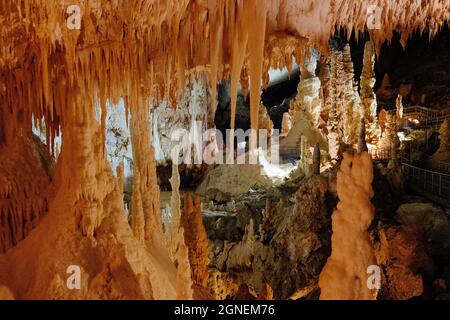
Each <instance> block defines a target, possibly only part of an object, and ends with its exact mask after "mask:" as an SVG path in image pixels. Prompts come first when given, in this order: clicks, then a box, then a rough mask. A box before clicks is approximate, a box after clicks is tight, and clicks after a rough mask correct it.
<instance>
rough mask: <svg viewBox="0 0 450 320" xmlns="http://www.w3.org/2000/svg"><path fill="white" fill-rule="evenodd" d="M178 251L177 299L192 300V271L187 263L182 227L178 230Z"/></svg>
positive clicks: (186, 250)
mask: <svg viewBox="0 0 450 320" xmlns="http://www.w3.org/2000/svg"><path fill="white" fill-rule="evenodd" d="M176 242H178V251H177V263H178V266H177V299H178V300H193V299H194V290H193V289H192V272H191V265H190V263H189V253H188V248H187V247H186V244H185V243H184V229H183V228H180V229H179V231H178V239H177V241H176Z"/></svg>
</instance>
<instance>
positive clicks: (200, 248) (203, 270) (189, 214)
mask: <svg viewBox="0 0 450 320" xmlns="http://www.w3.org/2000/svg"><path fill="white" fill-rule="evenodd" d="M180 226H181V227H182V228H183V229H184V240H185V243H186V245H187V247H188V249H189V262H190V265H191V269H192V279H193V281H194V284H196V285H199V286H201V287H203V288H206V286H207V284H208V264H209V243H208V236H207V235H206V231H205V227H204V225H203V222H202V212H201V199H200V197H199V196H198V195H197V196H196V197H195V200H194V201H192V196H191V195H190V194H186V196H185V198H184V208H183V212H182V214H181V220H180Z"/></svg>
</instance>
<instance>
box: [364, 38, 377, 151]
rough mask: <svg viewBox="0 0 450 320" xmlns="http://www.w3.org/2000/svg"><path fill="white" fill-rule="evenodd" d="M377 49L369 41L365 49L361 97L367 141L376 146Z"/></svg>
mask: <svg viewBox="0 0 450 320" xmlns="http://www.w3.org/2000/svg"><path fill="white" fill-rule="evenodd" d="M374 66H375V47H374V43H373V42H372V41H367V42H366V44H365V47H364V66H363V70H362V73H361V81H360V86H361V90H360V96H361V104H362V113H363V114H362V115H363V116H364V118H365V121H366V126H367V131H366V135H367V141H368V142H370V143H371V144H376V143H377V142H378V139H379V138H380V132H379V126H378V122H377V99H376V96H375V93H374V92H373V86H374V85H375V81H376V79H375V71H374Z"/></svg>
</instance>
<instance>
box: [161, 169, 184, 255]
mask: <svg viewBox="0 0 450 320" xmlns="http://www.w3.org/2000/svg"><path fill="white" fill-rule="evenodd" d="M170 184H171V186H172V194H171V196H170V219H169V221H168V223H167V226H166V230H165V233H166V244H167V249H168V250H169V254H170V257H171V258H172V260H175V257H176V252H177V246H179V244H178V240H177V237H179V236H178V234H179V233H180V231H179V228H180V217H181V214H180V211H181V209H180V207H181V200H180V191H179V189H180V173H179V172H178V165H177V164H175V163H172V178H171V179H170ZM183 235H184V231H183Z"/></svg>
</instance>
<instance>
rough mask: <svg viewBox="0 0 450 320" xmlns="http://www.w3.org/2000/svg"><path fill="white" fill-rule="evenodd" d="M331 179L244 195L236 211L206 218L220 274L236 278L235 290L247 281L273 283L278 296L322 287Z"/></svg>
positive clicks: (258, 288) (254, 285) (256, 285)
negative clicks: (291, 187)
mask: <svg viewBox="0 0 450 320" xmlns="http://www.w3.org/2000/svg"><path fill="white" fill-rule="evenodd" d="M332 185H333V182H332V179H331V180H329V179H328V178H327V177H326V176H314V177H311V178H310V179H306V180H304V181H303V182H301V183H300V184H298V185H295V186H293V189H285V188H287V187H282V186H280V187H279V188H282V189H278V188H272V189H270V190H268V191H259V192H254V193H250V194H247V195H244V196H241V197H240V198H238V199H235V201H236V205H235V207H234V212H233V213H224V214H222V215H220V216H209V217H208V218H206V220H205V222H206V224H207V230H208V236H209V240H210V243H211V245H212V246H211V254H212V261H211V267H212V268H214V270H216V271H215V274H216V276H215V277H217V272H220V274H222V275H226V277H227V278H228V279H229V278H230V277H231V279H234V281H233V284H232V285H228V287H229V288H234V289H233V290H232V291H233V292H236V287H239V286H241V285H243V284H245V285H246V286H248V287H250V288H251V289H252V290H254V292H259V293H260V292H263V291H264V287H265V286H266V285H269V286H270V287H271V288H272V289H273V296H274V298H275V299H286V298H289V297H294V298H296V299H298V298H301V297H305V296H306V295H307V294H308V293H309V292H311V291H312V290H313V289H314V288H317V278H318V275H319V273H320V270H321V269H322V267H323V265H324V263H325V260H326V258H327V256H328V255H329V252H330V251H329V250H330V235H329V232H328V231H327V230H329V227H330V222H331V221H330V212H331V210H330V209H329V207H330V206H332V205H333V204H334V202H333V200H331V199H333V196H332V195H331V194H330V192H331V190H332V189H333V187H332ZM281 190H284V192H285V194H282V193H281ZM329 201H331V202H329ZM224 209H226V208H224ZM230 209H231V208H230ZM227 221H229V223H228V222H227ZM244 229H245V230H244ZM257 295H258V294H256V296H257Z"/></svg>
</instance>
